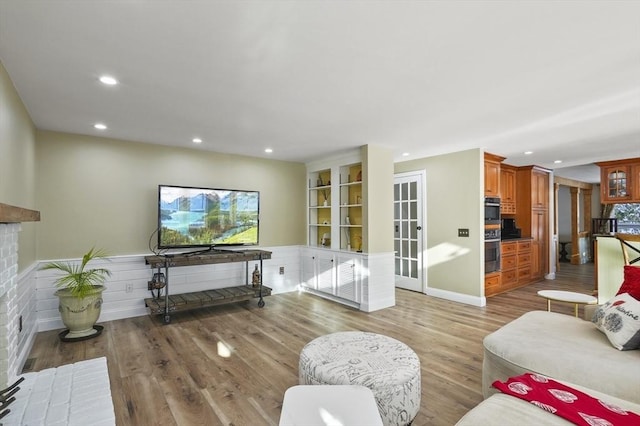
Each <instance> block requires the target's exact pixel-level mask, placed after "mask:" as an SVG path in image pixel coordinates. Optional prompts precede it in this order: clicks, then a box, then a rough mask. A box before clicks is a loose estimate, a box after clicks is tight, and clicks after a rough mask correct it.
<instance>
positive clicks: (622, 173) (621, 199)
mask: <svg viewBox="0 0 640 426" xmlns="http://www.w3.org/2000/svg"><path fill="white" fill-rule="evenodd" d="M596 164H597V165H598V166H600V199H601V202H602V203H603V204H610V203H640V185H639V181H638V179H640V158H629V159H626V160H616V161H602V162H599V163H596Z"/></svg>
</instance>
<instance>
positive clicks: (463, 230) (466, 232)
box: [458, 228, 469, 237]
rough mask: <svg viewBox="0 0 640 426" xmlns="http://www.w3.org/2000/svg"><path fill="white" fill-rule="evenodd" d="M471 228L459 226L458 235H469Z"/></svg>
mask: <svg viewBox="0 0 640 426" xmlns="http://www.w3.org/2000/svg"><path fill="white" fill-rule="evenodd" d="M468 236H469V228H458V237H468Z"/></svg>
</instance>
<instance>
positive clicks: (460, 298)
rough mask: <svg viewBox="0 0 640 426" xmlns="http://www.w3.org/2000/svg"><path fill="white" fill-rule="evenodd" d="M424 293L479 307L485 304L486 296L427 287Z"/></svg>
mask: <svg viewBox="0 0 640 426" xmlns="http://www.w3.org/2000/svg"><path fill="white" fill-rule="evenodd" d="M426 294H427V295H428V296H433V297H437V298H439V299H445V300H451V301H452V302H458V303H464V304H465V305H472V306H477V307H479V308H482V307H483V306H486V305H487V298H486V297H484V296H482V297H478V296H470V295H468V294H462V293H456V292H453V291H448V290H441V289H439V288H428V287H427V291H426Z"/></svg>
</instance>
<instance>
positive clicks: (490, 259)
mask: <svg viewBox="0 0 640 426" xmlns="http://www.w3.org/2000/svg"><path fill="white" fill-rule="evenodd" d="M499 270H500V198H495V197H485V199H484V272H485V274H489V273H491V272H497V271H499Z"/></svg>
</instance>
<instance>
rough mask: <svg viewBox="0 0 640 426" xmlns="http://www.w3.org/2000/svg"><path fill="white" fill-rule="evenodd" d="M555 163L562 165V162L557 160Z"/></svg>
mask: <svg viewBox="0 0 640 426" xmlns="http://www.w3.org/2000/svg"><path fill="white" fill-rule="evenodd" d="M554 163H555V164H560V163H562V160H556V161H554Z"/></svg>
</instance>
